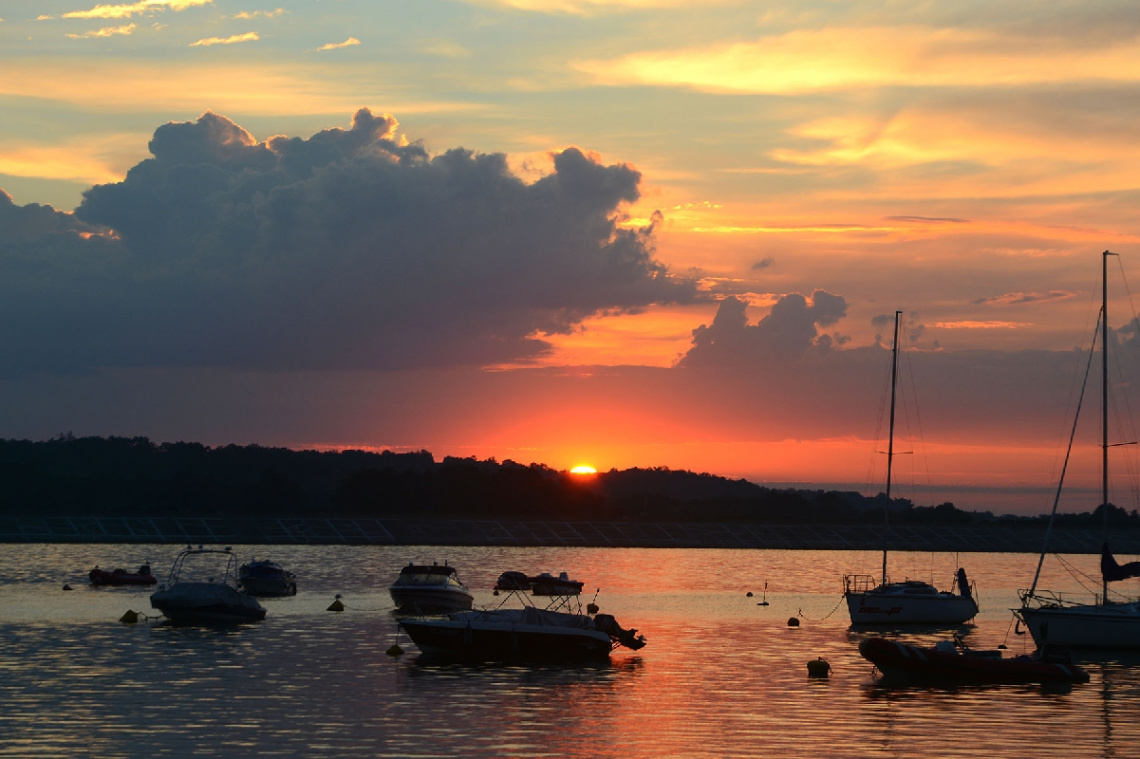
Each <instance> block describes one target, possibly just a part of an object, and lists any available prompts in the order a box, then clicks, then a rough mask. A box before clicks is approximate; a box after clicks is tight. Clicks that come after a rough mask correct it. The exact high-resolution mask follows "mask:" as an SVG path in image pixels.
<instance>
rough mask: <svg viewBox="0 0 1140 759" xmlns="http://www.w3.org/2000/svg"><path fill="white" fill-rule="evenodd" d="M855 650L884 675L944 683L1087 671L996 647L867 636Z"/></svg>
mask: <svg viewBox="0 0 1140 759" xmlns="http://www.w3.org/2000/svg"><path fill="white" fill-rule="evenodd" d="M859 653H860V654H861V655H862V656H863V658H864V659H866V660H867V661H869V662H871V663H872V664H874V665H875V666H876V667H878V669H879V671H880V672H882V673H883V677H884V678H889V679H892V680H919V681H923V682H944V683H1048V682H1065V683H1085V682H1088V681H1089V675H1088V673H1087V672H1085V671H1084V670H1083V669H1081V668H1080V667H1078V666H1076V665H1074V664H1072V663H1069V662H1063V661H1048V660H1043V659H1039V658H1036V657H1031V656H1017V657H1011V658H1004V657H1002V656H1001V652H1000V651H996V652H986V653H978V654H972V653H962V652H960V651H941V650H939V649H937V648H920V647H918V646H911V645H908V644H906V643H901V642H899V641H894V640H887V639H885V638H867V639H865V640H863V641H861V642H860V643H859Z"/></svg>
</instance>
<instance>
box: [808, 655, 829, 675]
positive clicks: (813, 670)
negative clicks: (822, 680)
mask: <svg viewBox="0 0 1140 759" xmlns="http://www.w3.org/2000/svg"><path fill="white" fill-rule="evenodd" d="M807 667H808V676H809V677H827V674H828V673H829V672H830V671H831V665H830V664H828V663H827V659H824V658H823V657H822V656H821V657H819V658H817V659H812V660H811V661H809V662H808V665H807Z"/></svg>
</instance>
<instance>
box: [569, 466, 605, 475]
mask: <svg viewBox="0 0 1140 759" xmlns="http://www.w3.org/2000/svg"><path fill="white" fill-rule="evenodd" d="M597 473H598V470H597V469H595V468H594V467H592V466H590V465H589V464H579V465H578V466H576V467H574V468H573V469H571V470H570V474H597Z"/></svg>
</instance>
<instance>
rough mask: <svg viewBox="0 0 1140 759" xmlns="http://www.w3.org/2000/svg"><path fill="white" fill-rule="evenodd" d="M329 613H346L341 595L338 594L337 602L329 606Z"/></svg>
mask: <svg viewBox="0 0 1140 759" xmlns="http://www.w3.org/2000/svg"><path fill="white" fill-rule="evenodd" d="M329 611H344V604H342V603H341V602H340V593H337V594H336V600H334V601H333V602H332V603H331V604H329Z"/></svg>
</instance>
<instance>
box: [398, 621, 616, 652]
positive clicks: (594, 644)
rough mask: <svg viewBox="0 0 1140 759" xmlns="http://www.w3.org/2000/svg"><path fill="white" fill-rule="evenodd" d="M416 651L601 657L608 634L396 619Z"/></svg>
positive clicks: (607, 645)
mask: <svg viewBox="0 0 1140 759" xmlns="http://www.w3.org/2000/svg"><path fill="white" fill-rule="evenodd" d="M400 627H402V628H403V629H404V631H405V632H407V633H408V637H409V638H411V639H412V642H413V643H415V644H416V647H417V648H419V649H420V651H421V652H423V653H424V654H427V655H431V656H447V657H453V658H461V659H465V660H471V661H560V662H575V661H604V660H606V659H608V658H609V656H610V651H611V649H612V647H613V646H612V643H611V641H610V636H609V635H607V634H605V633H602V632H599V631H597V630H587V629H570V628H566V629H554V628H550V627H544V626H542V625H526V624H517V625H499V624H493V623H480V622H479V621H478V620H472V621H464V620H449V619H448V620H443V619H441V620H412V619H403V620H400Z"/></svg>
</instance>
